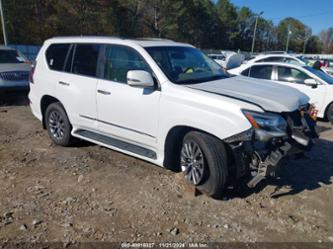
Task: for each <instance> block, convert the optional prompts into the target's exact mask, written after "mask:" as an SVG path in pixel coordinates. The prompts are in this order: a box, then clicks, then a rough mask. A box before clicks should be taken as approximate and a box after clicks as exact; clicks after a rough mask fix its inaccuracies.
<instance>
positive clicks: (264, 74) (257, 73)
mask: <svg viewBox="0 0 333 249" xmlns="http://www.w3.org/2000/svg"><path fill="white" fill-rule="evenodd" d="M272 71H273V67H272V66H253V67H251V69H250V77H253V78H258V79H265V80H270V79H271V78H272Z"/></svg>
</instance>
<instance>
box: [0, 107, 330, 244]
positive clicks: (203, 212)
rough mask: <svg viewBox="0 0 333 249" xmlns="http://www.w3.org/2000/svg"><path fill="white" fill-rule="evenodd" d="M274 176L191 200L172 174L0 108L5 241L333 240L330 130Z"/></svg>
mask: <svg viewBox="0 0 333 249" xmlns="http://www.w3.org/2000/svg"><path fill="white" fill-rule="evenodd" d="M320 125H321V126H322V129H321V130H322V136H321V139H320V140H319V141H318V143H317V144H316V147H315V148H314V150H313V151H311V152H310V153H308V154H307V157H306V158H304V159H301V160H297V161H290V162H288V163H286V164H285V165H284V166H283V167H282V168H281V170H280V171H279V177H278V178H277V179H275V180H273V179H268V180H266V181H264V182H262V183H261V184H260V185H259V186H258V187H257V188H256V189H254V190H253V191H248V190H247V191H245V190H237V191H236V190H229V192H230V193H228V195H227V196H226V198H225V199H224V200H213V199H210V198H207V197H205V196H202V195H201V196H198V197H196V198H188V197H186V196H185V195H184V193H183V191H182V186H181V185H179V184H178V183H177V181H176V180H175V175H174V173H172V172H170V171H168V170H165V169H163V168H159V167H156V166H154V165H151V164H149V163H146V162H143V161H141V160H138V159H135V158H132V157H129V156H126V155H123V154H121V153H117V152H114V151H112V150H108V149H105V148H102V147H100V146H97V145H92V144H87V143H83V144H82V145H80V146H77V147H72V148H62V147H59V146H55V145H54V144H52V142H51V140H50V139H49V138H48V135H47V132H46V131H44V130H43V129H42V126H41V124H40V122H39V121H38V120H36V119H35V118H34V117H33V116H32V114H31V112H30V109H29V107H27V106H24V105H21V106H15V105H10V106H2V107H0V188H1V191H0V200H1V202H0V216H1V217H0V240H1V241H16V242H17V241H22V242H25V241H41V242H45V241H65V242H66V241H95V240H103V241H145V242H146V241H205V242H207V241H248V242H250V241H277V242H278V241H315V242H317V241H323V242H325V241H333V232H332V231H333V199H332V196H333V185H332V179H333V177H332V176H333V155H332V151H333V140H332V138H333V131H332V128H331V126H330V125H329V124H327V123H320Z"/></svg>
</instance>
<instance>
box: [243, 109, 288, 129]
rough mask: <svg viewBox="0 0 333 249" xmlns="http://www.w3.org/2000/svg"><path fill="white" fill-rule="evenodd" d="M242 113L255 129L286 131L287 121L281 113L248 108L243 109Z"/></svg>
mask: <svg viewBox="0 0 333 249" xmlns="http://www.w3.org/2000/svg"><path fill="white" fill-rule="evenodd" d="M243 113H244V115H245V117H246V118H247V119H248V120H249V122H250V123H251V125H252V126H253V128H255V129H262V130H265V131H268V132H273V133H275V132H277V133H280V132H283V133H284V132H286V129H287V122H286V120H285V119H284V118H283V117H282V116H281V115H278V114H274V113H267V112H265V113H259V112H254V111H248V110H243Z"/></svg>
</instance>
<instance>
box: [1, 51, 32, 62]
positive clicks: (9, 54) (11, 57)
mask: <svg viewBox="0 0 333 249" xmlns="http://www.w3.org/2000/svg"><path fill="white" fill-rule="evenodd" d="M26 61H27V59H26V58H24V56H23V55H22V54H20V53H19V52H18V51H16V50H5V49H3V50H0V64H5V63H10V64H12V63H24V62H26Z"/></svg>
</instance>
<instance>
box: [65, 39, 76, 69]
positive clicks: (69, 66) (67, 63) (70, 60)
mask: <svg viewBox="0 0 333 249" xmlns="http://www.w3.org/2000/svg"><path fill="white" fill-rule="evenodd" d="M74 50H75V46H74V45H72V46H71V47H70V49H69V52H68V54H67V57H66V60H65V68H64V71H65V72H69V73H70V72H72V65H73V55H74Z"/></svg>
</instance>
